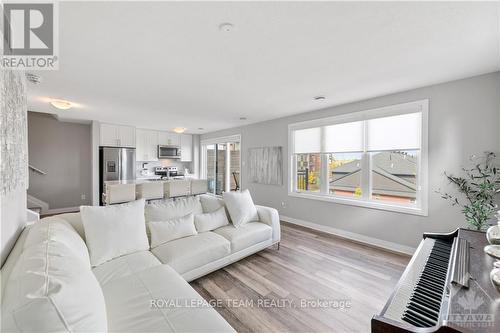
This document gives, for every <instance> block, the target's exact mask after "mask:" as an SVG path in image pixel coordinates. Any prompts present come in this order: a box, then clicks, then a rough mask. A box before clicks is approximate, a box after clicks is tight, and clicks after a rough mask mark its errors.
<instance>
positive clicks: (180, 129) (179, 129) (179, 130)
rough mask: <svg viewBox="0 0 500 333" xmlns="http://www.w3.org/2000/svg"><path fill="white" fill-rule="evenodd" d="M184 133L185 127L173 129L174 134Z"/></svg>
mask: <svg viewBox="0 0 500 333" xmlns="http://www.w3.org/2000/svg"><path fill="white" fill-rule="evenodd" d="M185 131H186V128H185V127H176V128H174V132H175V133H179V134H180V133H184V132H185Z"/></svg>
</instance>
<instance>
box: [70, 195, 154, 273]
mask: <svg viewBox="0 0 500 333" xmlns="http://www.w3.org/2000/svg"><path fill="white" fill-rule="evenodd" d="M80 212H81V215H82V222H83V228H84V230H85V239H86V240H87V247H88V249H89V252H90V262H91V264H92V266H98V265H100V264H102V263H104V262H106V261H108V260H111V259H113V258H116V257H120V256H123V255H125V254H129V253H133V252H138V251H145V250H149V242H148V237H147V236H146V223H145V221H144V199H141V200H137V201H132V202H127V203H124V204H119V205H112V206H105V207H97V206H96V207H94V206H82V207H81V208H80Z"/></svg>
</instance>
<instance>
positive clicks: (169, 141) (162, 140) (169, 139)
mask: <svg viewBox="0 0 500 333" xmlns="http://www.w3.org/2000/svg"><path fill="white" fill-rule="evenodd" d="M158 142H159V144H160V145H169V146H180V145H181V136H180V134H177V133H171V132H158Z"/></svg>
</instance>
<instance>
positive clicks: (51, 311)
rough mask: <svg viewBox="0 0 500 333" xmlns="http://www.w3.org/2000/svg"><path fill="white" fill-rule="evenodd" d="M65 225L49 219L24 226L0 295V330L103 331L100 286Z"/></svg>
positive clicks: (102, 304) (105, 328)
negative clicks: (21, 243) (21, 241)
mask: <svg viewBox="0 0 500 333" xmlns="http://www.w3.org/2000/svg"><path fill="white" fill-rule="evenodd" d="M68 228H71V227H70V226H69V225H68V224H66V223H61V221H60V220H58V219H50V220H46V221H44V222H39V223H36V224H35V225H33V226H32V227H31V229H30V230H29V234H28V235H27V239H26V242H25V244H24V245H25V248H24V249H23V252H22V253H21V255H20V257H19V259H18V261H17V262H16V264H15V266H14V268H13V270H12V272H11V274H10V276H9V281H8V282H7V284H6V285H5V290H4V294H3V295H2V311H1V313H2V320H1V322H2V332H59V331H64V332H106V331H107V320H106V307H105V303H104V297H103V294H102V290H101V287H100V286H99V283H98V282H97V279H96V277H95V276H94V274H93V273H92V271H91V269H90V263H89V262H88V261H85V260H82V256H81V253H78V252H79V251H75V247H74V246H73V245H74V244H72V243H73V240H71V241H68V240H69V239H70V237H68V231H71V229H68ZM73 232H74V233H75V236H76V237H77V238H74V239H80V240H81V238H80V237H79V236H78V234H77V233H76V231H73ZM42 235H45V236H44V237H41V236H42Z"/></svg>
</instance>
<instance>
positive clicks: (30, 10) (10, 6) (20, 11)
mask: <svg viewBox="0 0 500 333" xmlns="http://www.w3.org/2000/svg"><path fill="white" fill-rule="evenodd" d="M56 9H57V7H56V5H55V4H54V3H18V2H16V3H6V4H3V5H2V19H3V25H2V27H3V51H2V59H1V66H0V67H3V68H10V69H48V70H50V69H57V68H56V67H57V54H56V51H57V36H58V34H57V28H58V27H57V20H56V18H57V17H56Z"/></svg>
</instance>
